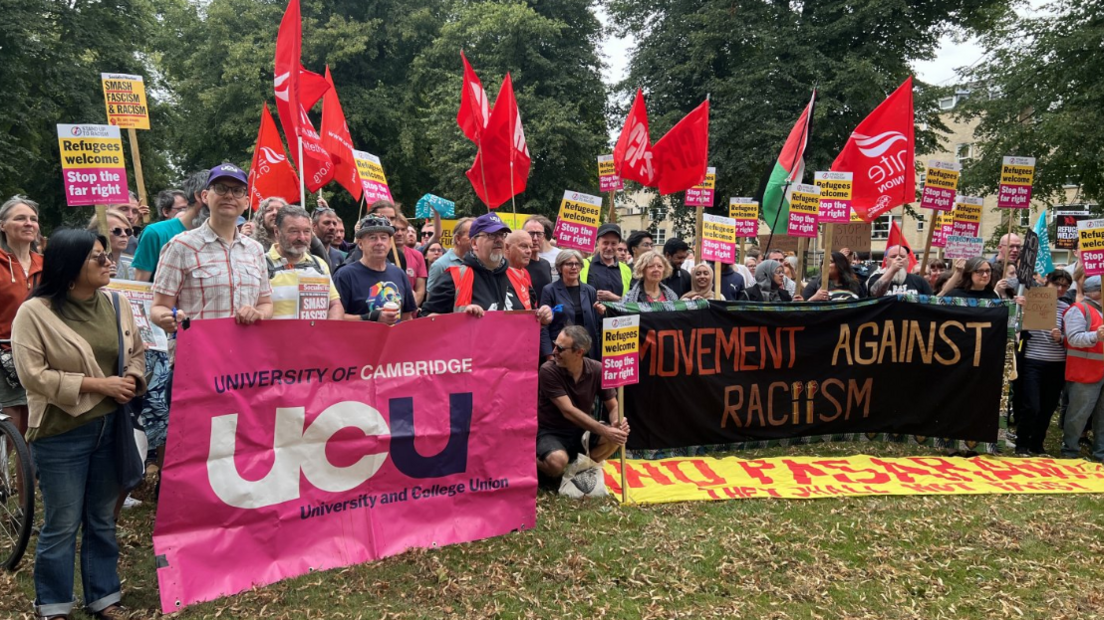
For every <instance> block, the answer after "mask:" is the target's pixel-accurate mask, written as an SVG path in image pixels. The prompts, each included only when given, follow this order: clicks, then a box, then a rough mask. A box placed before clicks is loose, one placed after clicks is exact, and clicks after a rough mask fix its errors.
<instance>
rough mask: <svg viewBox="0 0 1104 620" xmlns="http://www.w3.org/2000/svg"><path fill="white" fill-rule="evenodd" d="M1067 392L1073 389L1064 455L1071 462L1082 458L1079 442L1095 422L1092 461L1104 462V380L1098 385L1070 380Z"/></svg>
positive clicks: (1065, 433)
mask: <svg viewBox="0 0 1104 620" xmlns="http://www.w3.org/2000/svg"><path fill="white" fill-rule="evenodd" d="M1066 389H1067V390H1069V396H1070V403H1069V408H1068V409H1066V422H1065V424H1064V425H1063V429H1062V430H1063V433H1062V437H1063V439H1062V456H1063V457H1064V458H1068V459H1075V458H1077V457H1079V456H1081V446H1080V445H1078V443H1077V442H1078V440H1080V439H1081V433H1082V432H1084V430H1085V422H1087V421H1088V420H1089V419H1092V423H1093V450H1092V458H1093V460H1096V461H1104V380H1101V381H1097V382H1096V383H1074V382H1073V381H1068V382H1067V383H1066Z"/></svg>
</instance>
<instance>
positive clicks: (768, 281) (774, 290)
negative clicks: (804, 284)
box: [744, 260, 793, 302]
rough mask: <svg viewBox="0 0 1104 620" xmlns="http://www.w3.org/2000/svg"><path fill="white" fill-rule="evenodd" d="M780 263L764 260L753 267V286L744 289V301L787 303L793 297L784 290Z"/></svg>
mask: <svg viewBox="0 0 1104 620" xmlns="http://www.w3.org/2000/svg"><path fill="white" fill-rule="evenodd" d="M785 278H786V276H785V272H784V271H783V269H782V263H780V262H778V261H776V260H765V261H763V262H761V263H759V265H758V266H757V267H755V286H749V287H746V288H745V289H744V301H773V302H789V301H793V297H791V296H790V293H789V292H788V291H787V290H786V286H785Z"/></svg>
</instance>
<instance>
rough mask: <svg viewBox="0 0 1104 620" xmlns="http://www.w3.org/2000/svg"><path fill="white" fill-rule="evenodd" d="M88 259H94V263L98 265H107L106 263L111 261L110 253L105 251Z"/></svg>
mask: <svg viewBox="0 0 1104 620" xmlns="http://www.w3.org/2000/svg"><path fill="white" fill-rule="evenodd" d="M88 260H91V261H95V262H96V264H97V265H99V266H100V267H107V265H108V264H109V263H111V255H110V254H108V253H107V252H102V253H100V254H97V255H95V256H91V257H89V259H88Z"/></svg>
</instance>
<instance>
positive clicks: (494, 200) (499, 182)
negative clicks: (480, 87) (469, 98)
mask: <svg viewBox="0 0 1104 620" xmlns="http://www.w3.org/2000/svg"><path fill="white" fill-rule="evenodd" d="M481 141H482V146H481V147H480V150H479V154H478V155H476V156H475V162H474V163H472V167H471V168H470V169H469V170H468V172H467V175H468V179H469V180H470V181H471V184H472V187H473V188H474V189H475V193H476V195H477V196H479V198H480V199H481V200H482V201H483V202H484V203H486V205H487V208H489V209H496V208H498V207H499V206H500V205H501V204H502V203H504V202H506V201H507V200H509V199H511V198H513V197H514V196H515V195H517V194H520V193H521V192H524V191H525V187H526V185H527V183H528V180H529V167H530V165H531V163H532V160H531V159H530V157H529V147H528V145H527V144H526V142H525V131H524V130H523V129H522V127H521V112H520V111H519V110H518V107H517V100H515V99H514V84H513V81H512V80H511V79H510V74H509V73H507V74H506V78H505V79H503V80H502V88H501V89H499V91H498V98H497V99H495V104H494V109H493V110H492V111H491V118H490V120H489V121H488V122H487V126H486V127H485V128H484V130H483V133H482V138H481Z"/></svg>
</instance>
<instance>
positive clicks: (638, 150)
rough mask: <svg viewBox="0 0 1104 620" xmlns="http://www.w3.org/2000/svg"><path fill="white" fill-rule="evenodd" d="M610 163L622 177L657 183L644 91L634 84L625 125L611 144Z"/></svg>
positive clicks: (649, 185) (649, 184) (654, 184)
mask: <svg viewBox="0 0 1104 620" xmlns="http://www.w3.org/2000/svg"><path fill="white" fill-rule="evenodd" d="M613 167H614V170H616V171H617V174H618V175H619V176H620V177H621V178H622V179H629V180H630V181H636V182H637V183H640V184H641V185H643V186H645V187H657V186H658V185H659V175H658V174H657V170H656V162H655V157H654V154H653V152H652V139H651V136H649V135H648V110H647V108H646V107H644V93H643V92H642V91H641V90H640V89H639V88H637V89H636V99H634V100H633V104H632V108H630V109H629V115H628V116H626V117H625V126H624V127H622V128H621V136H620V137H619V138H617V146H615V147H613Z"/></svg>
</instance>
